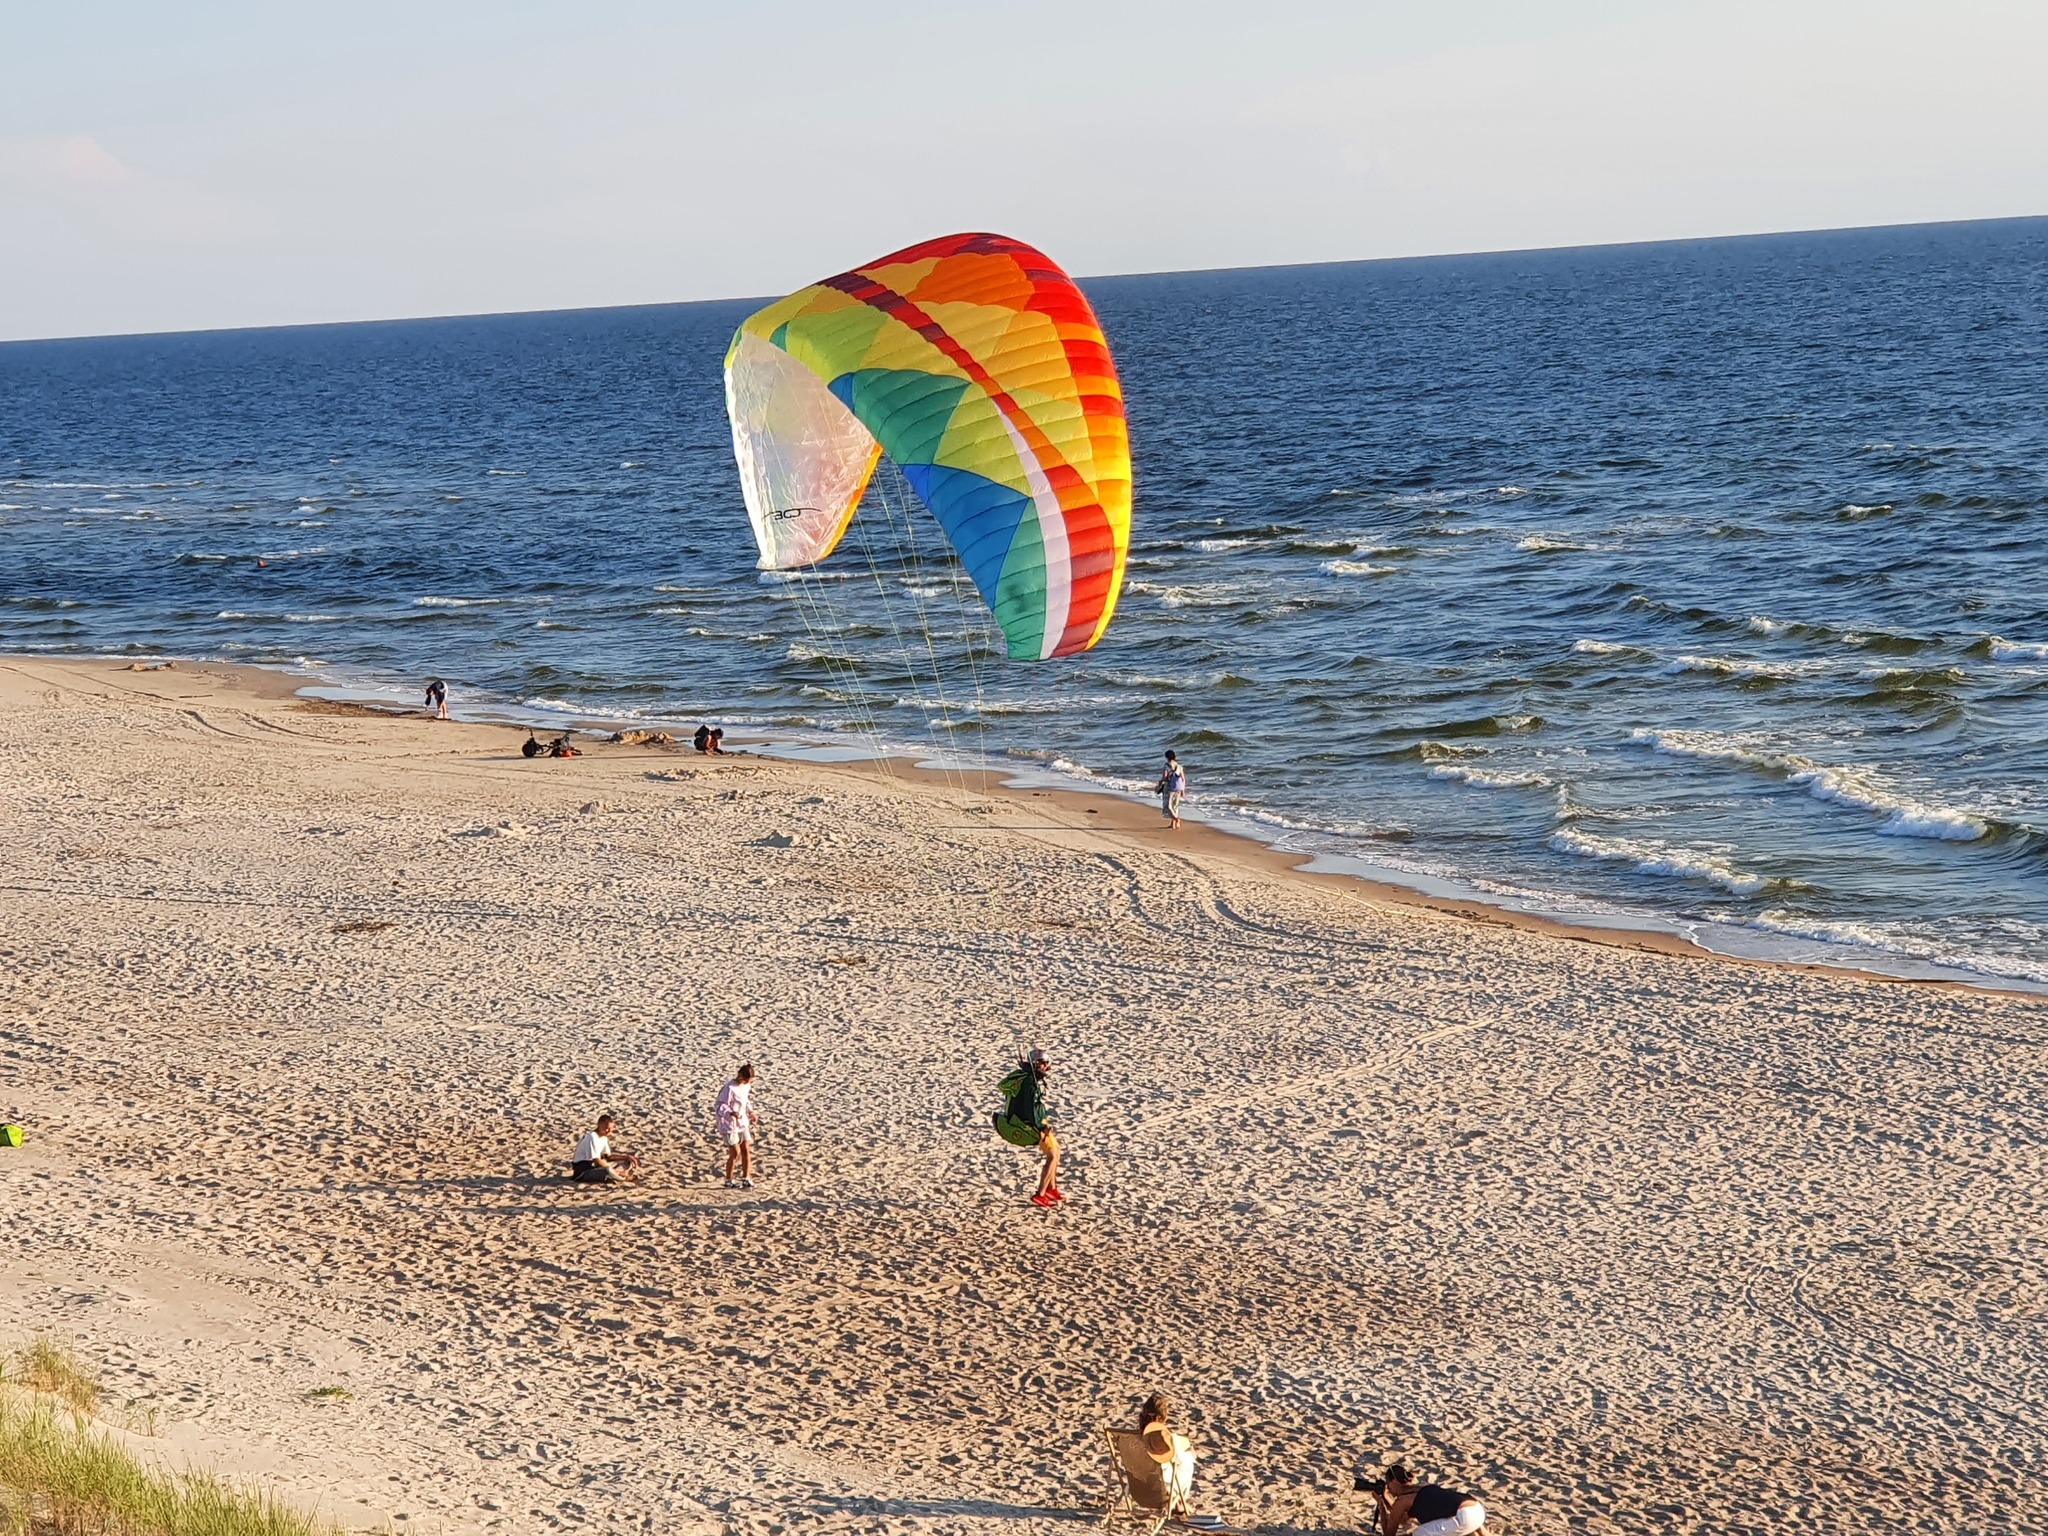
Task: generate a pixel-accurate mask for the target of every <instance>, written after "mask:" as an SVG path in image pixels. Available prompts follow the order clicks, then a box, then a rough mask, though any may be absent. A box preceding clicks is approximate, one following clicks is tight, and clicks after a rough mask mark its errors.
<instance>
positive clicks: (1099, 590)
mask: <svg viewBox="0 0 2048 1536" xmlns="http://www.w3.org/2000/svg"><path fill="white" fill-rule="evenodd" d="M776 359H779V360H776ZM806 379H808V382H806ZM820 392H822V393H823V394H824V395H825V396H826V397H828V398H829V400H830V401H831V402H833V403H835V404H837V405H838V406H839V407H840V412H839V414H838V415H836V416H835V415H834V414H833V413H832V412H831V411H830V410H829V409H827V407H826V405H825V403H823V402H821V401H820V400H819V399H818V398H817V396H818V394H819V393H820ZM726 398H727V404H728V406H729V408H730V410H731V412H732V422H733V450H734V453H735V456H736V457H737V458H738V460H739V466H740V479H741V482H742V484H743V485H744V486H745V487H746V494H747V511H748V515H749V517H750V518H751V519H752V521H753V524H754V534H755V538H756V540H757V541H758V542H759V544H760V546H761V551H762V564H763V565H774V566H785V565H800V564H804V563H807V562H808V561H811V560H816V559H820V558H822V557H823V556H824V555H825V554H828V553H829V552H830V551H831V549H832V548H833V546H834V545H835V544H837V543H838V541H839V537H840V535H841V534H842V533H843V532H844V531H845V528H846V523H847V520H848V519H849V518H850V517H851V516H852V512H853V507H854V504H855V503H857V502H858V500H859V498H860V492H861V490H862V488H863V487H864V486H865V485H866V483H867V478H868V475H869V474H870V473H871V472H872V470H873V468H874V463H875V454H876V452H877V448H878V447H879V451H881V452H886V453H887V454H888V455H889V456H890V457H891V458H892V459H894V460H895V461H896V463H897V466H898V467H899V468H900V469H901V470H902V471H903V477H904V479H905V480H906V481H907V482H908V483H909V484H910V486H911V488H912V489H913V490H914V491H916V493H917V495H918V497H919V498H920V499H921V500H922V501H923V502H924V504H925V505H926V506H927V507H928V508H930V510H931V512H932V513H933V515H934V516H935V517H936V518H937V519H938V521H939V524H940V526H941V527H943V528H944V529H945V531H946V536H947V538H949V539H950V540H951V541H952V543H953V548H954V550H955V551H956V552H957V553H958V554H959V556H960V561H961V564H962V565H964V566H965V567H966V570H967V574H968V576H969V578H970V579H971V580H972V581H973V582H974V585H975V587H976V589H977V590H978V591H979V592H980V593H981V595H982V597H983V599H984V600H985V601H986V602H987V603H988V605H989V607H990V609H991V610H993V612H994V614H995V618H996V622H997V623H998V624H999V625H1000V626H1001V627H1002V630H1003V635H1004V638H1005V640H1006V642H1007V645H1008V649H1009V653H1010V655H1011V656H1013V657H1020V658H1033V659H1043V658H1046V657H1052V656H1071V655H1073V654H1075V653H1077V652H1080V651H1085V650H1087V649H1088V648H1089V647H1090V646H1092V645H1093V644H1095V642H1096V641H1097V640H1100V639H1101V638H1102V635H1103V632H1104V631H1105V630H1106V629H1107V628H1108V627H1109V621H1110V617H1111V615H1112V614H1114V613H1115V611H1116V602H1117V596H1118V594H1119V592H1120V591H1121V590H1122V587H1123V576H1124V563H1125V558H1126V555H1127V553H1128V551H1129V548H1130V537H1131V456H1130V440H1129V437H1128V435H1127V431H1126V428H1125V423H1124V406H1123V389H1122V386H1121V385H1120V384H1119V382H1118V380H1117V375H1116V367H1115V365H1114V363H1113V362H1112V361H1111V358H1110V354H1109V344H1108V342H1107V341H1106V340H1105V338H1104V337H1103V334H1102V327H1101V325H1100V324H1099V323H1098V322H1097V321H1096V318H1095V313H1094V311H1093V310H1092V309H1091V308H1090V307H1089V305H1088V301H1087V299H1086V298H1085V297H1084V296H1083V294H1082V293H1081V290H1080V289H1079V288H1078V287H1076V286H1075V284H1074V281H1073V279H1072V278H1070V277H1068V276H1067V274H1066V273H1064V272H1062V271H1061V270H1060V269H1059V267H1058V266H1056V265H1055V264H1054V263H1053V262H1052V260H1051V259H1050V258H1049V257H1047V256H1046V255H1045V254H1044V253H1043V252H1040V251H1037V250H1034V249H1033V248H1032V247H1031V246H1028V245H1025V244H1024V243H1023V242H1022V241H1018V240H1011V239H1008V238H1006V237H1005V236H1002V235H987V234H968V235H948V236H946V237H944V238H942V239H938V240H928V241H926V242H925V243H924V244H922V245H917V246H912V247H911V248H910V249H908V250H903V251H898V252H896V253H895V254H893V255H890V256H884V257H882V258H880V259H879V260H877V261H872V262H869V263H868V264H867V265H865V266H862V267H857V268H855V269H854V270H853V271H851V272H842V273H841V274H840V275H839V276H837V277H829V278H826V279H825V280H824V281H823V282H820V283H814V284H812V285H811V286H810V287H808V288H804V289H800V290H799V291H797V292H796V293H793V294H791V295H790V296H789V297H788V298H786V299H779V300H777V301H776V302H775V303H773V304H770V305H769V306H768V307H767V308H765V309H763V310H761V311H759V312H758V313H756V314H754V315H752V316H750V317H748V319H747V320H746V321H745V322H744V323H743V324H742V325H741V326H740V330H739V334H738V335H737V336H736V337H734V339H733V345H732V349H731V351H730V352H728V354H727V360H726ZM786 525H793V526H786Z"/></svg>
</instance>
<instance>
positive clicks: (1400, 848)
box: [0, 219, 2048, 989]
mask: <svg viewBox="0 0 2048 1536" xmlns="http://www.w3.org/2000/svg"><path fill="white" fill-rule="evenodd" d="M931 233H933V231H929V230H918V229H908V228H906V229H905V230H904V232H903V235H904V239H905V240H906V241H908V240H911V239H914V238H917V237H921V236H923V235H927V234H931ZM1019 233H1022V234H1024V235H1026V236H1027V237H1028V236H1029V234H1030V232H1029V231H1020V232H1019ZM845 254H846V255H847V256H848V258H849V259H858V258H859V257H860V256H862V255H863V254H865V253H862V252H852V251H850V252H847V253H845ZM1055 254H1056V253H1055ZM1084 286H1085V287H1086V289H1087V292H1088V294H1089V297H1090V298H1091V300H1092V301H1093V302H1094V304H1095V306H1096V308H1097V310H1098V312H1099V314H1100V317H1101V319H1102V322H1103V325H1104V327H1105V329H1106V330H1107V332H1108V334H1109V337H1110V341H1111V344H1112V346H1113V348H1114V349H1115V353H1116V357H1117V360H1118V364H1119V367H1120V370H1121V373H1122V377H1123V381H1124V385H1125V390H1126V393H1127V399H1128V408H1129V414H1130V422H1131V432H1132V439H1133V444H1134V455H1135V463H1136V481H1137V500H1136V514H1135V527H1134V532H1133V537H1132V544H1131V559H1130V569H1129V578H1128V583H1127V586H1126V588H1125V591H1124V595H1123V599H1122V603H1121V606H1120V607H1119V609H1118V611H1117V615H1116V619H1115V622H1114V624H1113V625H1112V626H1111V628H1110V630H1109V633H1108V634H1107V636H1106V637H1105V639H1104V640H1103V641H1102V643H1101V644H1100V645H1099V646H1097V647H1096V649H1095V650H1094V651H1093V652H1091V653H1089V654H1088V655H1087V656H1085V657H1083V658H1078V659H1072V660H1067V661H1056V662H1050V663H1029V662H1011V661H1008V660H1007V659H1005V658H1003V657H1001V656H1000V655H999V654H998V648H997V647H995V646H994V645H992V643H991V638H992V637H991V635H990V631H989V625H988V623H987V616H986V614H985V612H984V611H983V610H981V608H980V606H979V603H978V601H977V600H976V599H974V597H973V594H972V592H971V589H969V588H967V587H966V585H965V584H964V582H963V581H962V580H961V578H960V575H959V572H958V570H957V568H956V567H955V566H954V565H953V563H952V561H951V558H950V554H949V552H948V551H947V550H946V549H945V547H944V543H943V539H942V538H941V537H940V535H939V534H938V532H937V528H936V525H935V524H932V523H931V522H930V521H929V519H928V518H927V517H925V516H924V514H923V513H922V512H921V509H919V508H918V507H917V506H916V504H915V502H914V499H912V498H910V497H909V495H908V493H907V491H906V490H905V489H904V487H903V485H902V482H901V479H900V477H896V476H891V475H887V474H885V475H884V476H882V477H880V478H879V479H878V481H877V487H876V491H875V492H874V494H873V495H872V496H871V498H870V500H871V505H870V506H869V507H868V509H867V510H865V511H864V512H863V513H862V515H861V517H860V518H859V519H857V520H856V523H855V532H854V534H853V535H852V536H850V537H849V540H848V542H847V545H846V546H845V547H844V548H842V550H841V552H840V553H839V555H838V556H836V557H835V558H834V560H833V561H832V562H831V563H830V564H828V565H827V566H825V567H821V568H819V569H818V570H816V571H814V572H812V573H809V574H806V575H802V576H798V577H794V578H784V577H778V576H772V575H770V574H768V573H763V572H760V571H758V570H756V569H755V551H754V547H753V544H752V541H751V539H750V537H749V534H748V530H747V523H746V515H745V511H744V507H743V504H742V502H741V498H740V492H739V487H738V484H737V482H736V479H735V476H734V471H733V464H732V450H731V443H730V438H729V436H728V433H727V428H726V422H725V413H724V399H723V392H722V383H721V375H720V362H721V357H722V354H723V352H724V348H725V346H726V343H727V341H728V339H729V338H730V336H731V333H732V330H733V328H734V326H735V325H736V324H737V322H738V321H739V320H740V319H741V318H742V316H744V315H745V314H746V313H748V312H749V310H750V309H751V308H752V307H754V306H755V305H756V304H757V303H758V302H759V301H758V300H745V301H733V302H721V303H699V304H675V305H662V306H654V307H646V308H632V309H606V310H582V311H573V312H561V313H550V314H520V315H500V316H489V317H479V318H459V319H436V320H410V321H401V322H390V323H373V324H354V325H327V326H313V327H302V328H288V329H270V330H244V331H222V332H209V333H200V334H180V335H153V336H127V337H111V338H96V339H90V340H73V341H42V342H20V343H12V344H7V345H4V346H0V652H33V653H42V654H52V655H72V656H101V655H105V656H116V657H123V658H128V657H135V658H141V657H151V658H155V657H193V658H202V657H203V658H217V659H225V660H230V661H237V662H246V663H255V664H261V665H266V666H273V667H284V668H290V669H294V670H297V671H299V672H302V673H303V674H305V675H306V679H307V684H308V686H309V687H319V688H322V689H324V690H326V691H327V692H329V693H339V694H347V695H354V696H361V697H373V698H374V697H383V698H390V699H399V700H408V701H417V699H418V698H419V695H420V691H421V687H422V684H423V681H424V679H426V678H427V677H429V676H440V677H444V678H446V679H447V680H448V681H449V683H450V686H451V689H452V691H453V696H454V702H455V706H456V708H457V711H458V712H459V713H460V712H466V713H469V714H472V715H480V716H482V715H488V716H498V717H510V718H514V719H519V720H525V721H529V722H532V723H534V724H548V725H561V724H574V723H585V724H591V725H598V724H604V725H614V724H622V723H643V724H667V725H677V726H683V727H686V728H688V727H694V725H695V724H696V723H697V722H699V721H700V720H704V721H710V722H713V723H721V724H723V725H724V726H725V727H726V728H727V729H728V730H729V731H731V732H732V733H733V735H734V736H735V738H736V739H738V738H742V737H751V738H756V739H762V740H766V741H769V742H771V743H774V744H776V748H775V749H776V750H781V751H787V752H790V753H794V754H798V755H801V754H803V753H805V752H812V753H824V754H829V753H831V752H833V751H835V750H838V751H839V753H840V755H845V753H846V752H847V751H860V752H872V751H878V750H879V751H888V752H891V753H901V754H905V755H907V756H910V757H916V758H923V759H929V760H935V761H941V762H949V763H954V764H962V763H974V764H993V765H996V766H1000V767H1002V768H1004V769H1005V770H1007V771H1010V772H1012V773H1014V774H1015V775H1017V776H1019V777H1020V778H1021V779H1022V780H1024V781H1025V782H1053V783H1068V784H1074V785H1078V786H1085V787H1089V788H1093V789H1097V790H1100V791H1103V792H1105V793H1124V794H1132V795H1142V794H1144V793H1145V792H1146V789H1147V787H1148V786H1149V785H1150V784H1151V783H1152V782H1153V779H1154V777H1155V775H1156V773H1157V770H1158V765H1159V761H1160V754H1161V753H1162V752H1163V751H1164V750H1165V749H1167V748H1169V747H1171V748H1173V749H1175V750H1176V751H1177V752H1178V753H1179V754H1180V756H1181V758H1182V759H1183V760H1184V761H1185V762H1186V764H1187V766H1188V770H1189V777H1190V790H1191V798H1190V802H1189V803H1190V811H1191V814H1195V815H1199V816H1201V817H1203V818H1205V819H1209V820H1212V821H1216V822H1218V823H1220V824H1222V825H1223V826H1224V827H1225V828H1226V829H1227V830H1231V831H1237V832H1242V833H1245V834H1246V835H1251V836H1258V837H1263V838H1264V839H1266V840H1267V841H1269V842H1272V843H1276V844H1278V845H1280V846H1283V847H1286V848H1290V849H1293V850H1296V851H1298V852H1299V853H1300V854H1301V855H1302V857H1303V859H1304V860H1305V861H1308V860H1313V861H1315V862H1316V867H1319V868H1326V869H1340V870H1350V871H1353V872H1355V873H1358V874H1361V875H1369V876H1372V877H1374V878H1379V879H1389V880H1394V881H1398V882H1402V883H1406V884H1409V885H1411V886H1414V887H1417V888H1419V889H1422V890H1427V891H1434V892H1437V893H1440V894H1441V893H1451V894H1457V895H1461V896H1466V897H1470V898H1474V899H1481V900H1485V901H1490V902H1494V903H1498V904H1501V905H1505V906H1510V907H1516V908H1520V909H1523V910H1529V911H1537V912H1547V913H1552V914H1558V915H1563V916H1568V917H1571V918H1573V919H1575V920H1578V921H1583V922H1589V923H1595V924H1607V925H1612V926H1618V927H1624V928H1631V927H1636V928H1653V929H1663V930H1668V931H1673V932H1677V933H1681V934H1684V935H1687V936H1689V937H1692V938H1694V939H1695V940H1697V941H1698V942H1701V943H1703V944H1706V945H1707V946H1708V947H1710V948H1715V949H1719V950H1724V951H1727V952H1730V953H1735V954H1743V955H1757V956H1769V957H1780V958H1789V959H1805V960H1820V961H1826V962H1830V963H1835V964H1842V965H1848V966H1853V967H1861V968H1866V969H1870V970H1875V971H1879V972H1883V973H1887V974H1892V975H1901V976H1922V977H1942V976H1946V977H1955V978H1962V979H1973V980H1977V981H1982V982H1996V983H1999V984H2005V985H2016V986H2020V987H2025V988H2030V989H2031V988H2037V987H2038V988H2048V219H2017V220H2005V221H1995V222H1981V223H1966V224H1946V225H1925V226H1912V227H1898V228H1887V229H1865V230H1852V231H1840V232H1830V233H1820V234H1788V235H1770V236H1759V237H1754V238H1738V239H1720V240H1693V241H1681V242H1673V243H1662V244H1648V245H1631V246H1610V247H1596V248H1587V249H1577V250H1546V251H1532V252H1520V253H1514V254H1506V255H1498V254H1493V255H1475V256H1447V257H1435V258H1428V259H1416V260H1398V261H1373V262H1359V263H1345V264H1336V265H1318V266H1298V267H1273V268H1263V269H1256V270H1237V271H1215V272H1185V273H1165V274H1157V275H1149V276H1129V277H1108V278H1101V279H1095V280H1090V281H1088V282H1086V283H1085V285H1084Z"/></svg>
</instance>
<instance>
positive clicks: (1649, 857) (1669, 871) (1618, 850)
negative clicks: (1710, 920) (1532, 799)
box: [1550, 827, 1768, 896]
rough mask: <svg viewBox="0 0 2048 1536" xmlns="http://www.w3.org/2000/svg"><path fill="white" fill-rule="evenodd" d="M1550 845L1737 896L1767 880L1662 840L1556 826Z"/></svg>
mask: <svg viewBox="0 0 2048 1536" xmlns="http://www.w3.org/2000/svg"><path fill="white" fill-rule="evenodd" d="M1550 846H1551V847H1552V848H1554V849H1556V850H1557V851H1558V852H1559V853H1568V854H1570V855H1572V856H1573V857H1574V858H1580V859H1595V860H1599V861H1601V862H1603V863H1612V864H1627V865H1629V866H1631V867H1632V868H1634V869H1635V870H1636V871H1637V872H1638V873H1640V874H1645V875H1669V876H1672V877H1673V878H1676V879H1680V880H1701V881H1705V882H1706V883H1707V884H1708V885H1717V886H1719V887H1720V888H1721V889H1722V890H1724V891H1729V892H1732V893H1733V894H1735V895H1737V896H1748V895H1752V894H1754V893H1755V892H1757V891H1760V890H1762V889H1763V888H1764V886H1765V885H1766V884H1767V883H1768V882H1767V881H1766V880H1765V879H1764V878H1763V877H1762V876H1761V875H1752V874H1748V873H1746V872H1745V871H1743V870H1740V869H1737V868H1736V867H1735V866H1734V865H1732V864H1730V863H1728V862H1727V861H1726V860H1725V859H1720V858H1717V857H1715V856H1714V855H1713V854H1710V853H1699V852H1695V851H1692V850H1688V849H1683V848H1670V847H1667V846H1665V845H1664V844H1662V843H1651V842H1630V841H1628V840H1626V839H1614V838H1604V837H1594V836H1592V835H1591V834H1590V833H1586V832H1581V831H1579V830H1578V829H1577V828H1576V827H1560V828H1559V829H1558V830H1557V831H1556V832H1555V833H1553V834H1552V835H1551V839H1550Z"/></svg>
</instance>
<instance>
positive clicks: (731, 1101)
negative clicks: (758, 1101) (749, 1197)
mask: <svg viewBox="0 0 2048 1536" xmlns="http://www.w3.org/2000/svg"><path fill="white" fill-rule="evenodd" d="M712 1113H713V1114H715V1115H716V1116H717V1117H718V1137H719V1140H721V1141H723V1142H724V1143H725V1187H726V1188H727V1189H752V1188H753V1187H754V1127H755V1126H757V1125H759V1124H760V1123H761V1117H760V1116H759V1115H757V1114H755V1113H754V1064H753V1063H752V1062H748V1063H746V1064H745V1065H744V1066H742V1067H741V1068H740V1069H739V1071H737V1072H735V1073H733V1075H732V1081H731V1082H729V1083H727V1084H726V1085H725V1086H724V1087H723V1088H721V1089H719V1090H718V1102H717V1103H716V1104H714V1105H713V1106H712ZM735 1173H737V1175H738V1177H734V1175H735Z"/></svg>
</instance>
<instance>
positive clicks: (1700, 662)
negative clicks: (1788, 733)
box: [1664, 653, 1829, 682]
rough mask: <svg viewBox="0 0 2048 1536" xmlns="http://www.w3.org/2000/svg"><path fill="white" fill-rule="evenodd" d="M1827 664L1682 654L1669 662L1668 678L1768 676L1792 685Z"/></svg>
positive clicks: (1665, 668) (1821, 670)
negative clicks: (1696, 674) (1688, 675)
mask: <svg viewBox="0 0 2048 1536" xmlns="http://www.w3.org/2000/svg"><path fill="white" fill-rule="evenodd" d="M1828 665H1829V664H1828V663H1827V662H1825V661H1819V660H1814V661H1755V660H1752V659H1751V658H1749V657H1747V656H1694V655H1691V654H1688V653H1681V654H1679V655H1677V656H1674V657H1672V658H1671V660H1670V661H1669V662H1667V663H1665V666H1664V674H1665V676H1667V677H1679V676H1682V675H1683V674H1685V673H1687V672H1703V673H1706V674H1708V675H1710V676H1714V677H1766V678H1770V679H1771V680H1773V681H1774V682H1789V681H1791V680H1792V679H1793V678H1795V677H1808V676H1811V675H1812V674H1813V673H1816V672H1824V671H1826V670H1827V668H1828Z"/></svg>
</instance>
